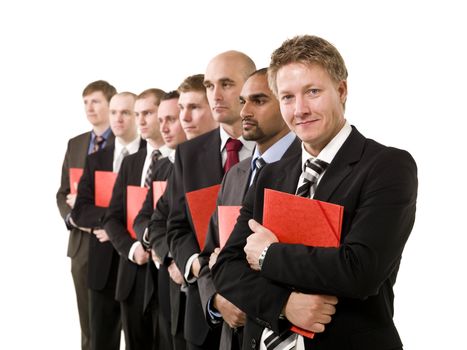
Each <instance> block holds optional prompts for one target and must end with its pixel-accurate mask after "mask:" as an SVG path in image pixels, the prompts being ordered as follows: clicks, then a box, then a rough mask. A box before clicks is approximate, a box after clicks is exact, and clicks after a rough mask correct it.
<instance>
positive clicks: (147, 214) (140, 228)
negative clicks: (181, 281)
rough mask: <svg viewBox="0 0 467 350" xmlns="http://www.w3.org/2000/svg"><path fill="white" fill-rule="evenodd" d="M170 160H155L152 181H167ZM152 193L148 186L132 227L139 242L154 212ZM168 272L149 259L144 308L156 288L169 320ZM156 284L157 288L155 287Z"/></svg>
mask: <svg viewBox="0 0 467 350" xmlns="http://www.w3.org/2000/svg"><path fill="white" fill-rule="evenodd" d="M172 169H173V166H172V162H171V161H170V160H169V158H168V157H165V158H161V159H159V160H158V161H157V162H156V165H155V169H154V172H153V175H152V179H151V182H152V181H167V178H168V176H169V174H170V173H171V172H172ZM153 198H154V194H153V187H152V186H151V187H150V188H149V191H148V194H147V196H146V199H145V201H144V203H143V206H142V208H141V210H140V212H139V213H138V215H137V216H136V218H135V221H134V223H133V229H134V230H135V232H136V237H137V239H138V241H140V242H141V244H143V245H145V244H146V243H144V242H143V234H144V231H145V230H146V228H147V227H148V226H149V222H150V219H151V216H152V214H153V213H154V201H153ZM169 279H170V278H169V274H168V272H167V266H164V265H161V266H160V268H159V271H158V270H157V268H156V266H155V265H154V263H153V262H152V260H151V261H150V263H149V264H148V268H147V270H146V282H145V291H144V309H146V308H147V307H148V306H149V305H150V302H151V300H153V296H154V291H155V290H157V295H158V297H159V299H158V300H159V310H160V311H161V312H163V313H164V317H165V318H166V319H167V320H170V296H169ZM155 286H157V289H156V288H155Z"/></svg>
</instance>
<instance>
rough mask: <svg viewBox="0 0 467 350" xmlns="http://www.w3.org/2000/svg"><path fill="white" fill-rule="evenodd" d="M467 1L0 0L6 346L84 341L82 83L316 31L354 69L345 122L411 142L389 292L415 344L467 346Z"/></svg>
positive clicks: (152, 76) (148, 73)
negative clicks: (75, 274) (413, 206)
mask: <svg viewBox="0 0 467 350" xmlns="http://www.w3.org/2000/svg"><path fill="white" fill-rule="evenodd" d="M461 3H462V2H461V1H458V2H455V1H442V2H432V1H408V0H406V1H395V0H393V1H386V2H384V3H383V2H381V1H368V2H363V1H342V2H338V1H329V0H328V1H311V0H310V1H303V2H302V1H294V0H286V1H244V0H236V1H229V2H226V1H220V0H217V1H212V0H209V1H165V2H162V1H143V0H141V1H136V0H135V1H131V2H130V1H116V0H114V1H98V0H94V1H90V0H83V1H73V2H72V1H52V0H43V1H32V0H30V1H28V0H23V1H21V0H17V1H14V2H13V1H2V3H1V5H0V114H1V122H0V123H1V124H0V125H1V129H0V132H1V140H0V142H1V154H2V162H1V170H0V186H1V187H0V198H1V204H2V208H1V212H0V219H1V225H2V226H1V227H2V230H1V237H2V242H3V244H2V249H1V253H0V259H1V262H0V281H1V285H0V286H1V287H0V348H2V349H28V348H31V347H34V348H36V349H79V331H78V321H77V311H76V306H75V300H74V294H73V285H72V280H71V275H70V272H69V269H70V267H69V260H68V258H66V246H67V237H68V234H67V231H66V230H65V228H64V225H63V223H62V221H61V219H60V217H59V214H58V210H57V207H56V203H55V193H56V191H57V189H58V186H59V181H60V171H61V164H62V160H63V155H64V152H65V149H66V142H67V140H68V139H69V138H70V137H72V136H74V135H76V134H78V133H81V132H84V131H87V130H89V125H88V124H87V121H86V119H85V115H84V112H83V106H82V99H81V92H82V89H83V87H84V86H85V85H86V84H87V83H89V82H91V81H93V80H97V79H105V80H108V81H109V82H111V83H112V84H113V85H115V86H116V87H117V89H118V90H119V91H124V90H129V91H133V92H135V93H139V92H141V91H142V90H144V89H146V88H150V87H158V88H162V89H164V90H171V89H175V88H176V87H177V86H178V84H179V83H180V82H181V81H182V79H183V78H184V77H186V76H187V75H191V74H195V73H203V72H204V69H205V67H206V64H207V62H208V61H209V59H210V58H211V57H212V56H214V55H215V54H217V53H220V52H222V51H224V50H229V49H236V50H240V51H243V52H245V53H247V54H249V55H250V56H251V57H252V58H253V60H254V61H255V62H256V63H257V66H258V68H259V67H264V66H267V65H268V63H269V58H270V54H271V53H272V51H273V50H274V49H275V48H277V47H278V46H279V45H280V44H281V43H282V42H283V41H284V40H285V39H287V38H290V37H292V36H295V35H297V34H315V35H319V36H322V37H324V38H326V39H327V40H329V41H330V42H332V43H333V44H335V45H336V46H337V48H338V49H339V50H340V52H341V54H342V55H343V57H344V59H345V61H346V64H347V68H348V70H349V79H348V86H349V96H348V102H347V111H346V116H347V119H348V120H349V121H350V122H351V123H352V124H354V125H356V126H357V127H358V128H359V130H360V131H361V132H362V133H363V134H364V135H366V136H367V137H370V138H374V139H376V140H378V141H379V142H381V143H384V144H387V145H392V146H396V147H399V148H404V149H407V150H408V151H409V152H411V154H412V155H413V156H414V158H415V159H416V161H417V163H418V168H419V182H420V184H419V197H418V198H419V199H418V210H417V219H416V224H415V227H414V230H413V232H412V235H411V237H410V239H409V242H408V244H407V246H406V249H405V251H404V255H403V260H402V264H401V268H400V273H399V277H398V280H397V283H396V286H395V295H396V300H395V308H396V311H395V321H396V324H397V326H398V329H399V332H400V335H401V337H402V339H403V342H404V345H405V349H415V350H418V349H465V348H466V343H467V342H466V340H465V329H466V325H467V324H466V322H465V313H466V311H467V308H466V294H467V288H466V283H465V280H466V276H467V273H466V271H465V270H466V262H465V261H466V259H465V256H466V254H465V246H466V243H467V240H466V238H465V235H466V234H467V232H466V228H465V224H464V220H465V218H466V215H465V209H466V206H465V204H464V199H465V198H466V197H467V193H466V190H465V184H464V180H465V178H466V176H465V172H464V171H463V169H462V171H461V166H462V165H463V163H464V162H465V159H466V156H465V152H464V150H465V149H466V147H465V137H464V135H465V134H466V130H465V128H466V113H465V107H466V100H467V99H466V96H465V95H466V92H467V89H466V82H467V73H466V63H467V53H466V51H467V50H466V37H465V33H466V32H467V28H466V24H465V23H466V19H465V11H463V9H462V6H461V5H460V4H461Z"/></svg>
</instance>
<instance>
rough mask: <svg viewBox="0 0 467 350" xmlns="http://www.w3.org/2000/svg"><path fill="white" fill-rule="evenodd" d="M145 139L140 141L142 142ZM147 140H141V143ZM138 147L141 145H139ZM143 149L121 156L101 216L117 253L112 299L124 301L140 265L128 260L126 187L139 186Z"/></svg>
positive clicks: (130, 238)
mask: <svg viewBox="0 0 467 350" xmlns="http://www.w3.org/2000/svg"><path fill="white" fill-rule="evenodd" d="M143 141H144V140H141V142H143ZM145 144H146V141H144V145H145ZM140 147H141V146H140ZM145 158H146V148H145V146H144V148H143V149H140V150H139V151H138V152H136V153H135V154H132V155H129V156H127V157H125V158H124V159H123V162H122V165H121V168H120V171H119V172H118V176H117V180H116V181H115V186H114V188H113V191H112V199H111V200H110V205H109V208H108V210H107V212H106V215H105V218H104V228H105V230H106V231H107V234H108V235H109V237H110V241H111V242H112V245H113V246H114V248H115V249H116V250H117V252H118V254H119V255H120V262H119V267H118V277H117V287H116V294H115V298H116V299H117V300H118V301H124V300H126V299H127V298H128V296H129V295H130V292H131V290H132V288H133V285H134V282H135V278H136V273H137V271H138V269H143V268H146V266H139V265H137V264H135V263H133V262H132V261H130V260H129V259H128V254H129V253H130V249H131V246H132V245H133V243H134V242H135V241H136V240H135V239H133V238H132V237H131V236H130V233H129V232H128V230H127V227H126V215H127V210H126V202H127V191H126V190H127V186H128V185H132V186H140V185H141V174H142V172H143V166H144V160H145Z"/></svg>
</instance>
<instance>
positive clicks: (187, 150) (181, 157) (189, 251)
mask: <svg viewBox="0 0 467 350" xmlns="http://www.w3.org/2000/svg"><path fill="white" fill-rule="evenodd" d="M254 70H255V65H254V63H253V61H252V60H251V59H250V58H249V57H248V56H246V55H245V54H243V53H241V52H237V51H228V52H224V53H222V54H220V55H218V56H216V57H214V58H213V59H212V60H211V61H210V62H209V64H208V66H207V69H206V74H205V77H204V86H205V87H206V94H207V97H208V101H209V105H210V107H211V109H212V111H213V116H214V119H215V120H216V121H218V122H219V124H220V128H219V129H216V130H213V131H211V132H208V133H206V134H204V135H201V136H198V137H196V138H194V139H193V140H189V141H187V142H185V143H183V144H181V145H179V146H178V147H177V152H176V155H175V162H174V172H173V178H172V179H173V181H170V183H169V191H170V195H171V197H170V201H169V206H170V214H169V219H168V227H167V240H168V243H169V247H170V252H171V253H172V254H173V258H174V260H175V263H176V264H177V266H178V268H179V269H180V270H182V271H183V274H184V277H185V279H186V281H187V282H188V292H187V309H186V317H185V320H186V322H185V338H186V339H187V342H188V344H189V347H190V348H192V349H198V348H200V349H207V348H209V349H215V348H217V347H218V346H219V345H218V342H219V334H216V333H219V332H217V331H216V332H212V331H210V329H209V326H208V324H207V322H206V319H205V317H204V312H203V309H202V306H201V300H200V298H199V293H198V287H197V283H196V278H197V276H198V274H199V269H200V263H199V260H198V255H199V252H200V246H199V244H198V241H197V239H196V236H195V232H194V226H193V222H192V219H191V216H190V215H189V213H188V208H187V203H186V198H185V194H186V193H188V192H191V191H195V190H199V189H202V188H205V187H209V186H213V185H217V184H219V183H220V182H221V180H222V177H223V175H224V171H225V169H227V170H228V168H229V167H230V166H231V165H232V164H235V162H238V161H239V160H243V159H245V158H247V157H248V156H250V155H251V153H252V150H253V143H252V142H251V141H246V140H244V139H243V137H241V119H240V109H241V105H240V101H239V96H240V90H241V88H242V86H243V83H244V82H245V80H246V79H247V77H248V76H249V75H250V74H251V73H252V72H253V71H254ZM237 138H238V139H237ZM228 149H229V152H228V151H227V150H228ZM228 153H229V156H228Z"/></svg>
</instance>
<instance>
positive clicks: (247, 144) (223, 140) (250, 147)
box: [219, 126, 255, 154]
mask: <svg viewBox="0 0 467 350" xmlns="http://www.w3.org/2000/svg"><path fill="white" fill-rule="evenodd" d="M219 130H220V136H221V149H220V152H222V151H223V150H224V148H225V144H226V143H227V140H228V139H229V138H231V136H229V134H227V132H226V131H225V130H224V129H223V128H222V126H221V127H220V128H219ZM237 140H238V141H240V142H241V143H242V145H243V147H244V148H246V149H247V150H248V151H250V154H251V153H252V152H253V149H254V148H255V142H254V141H247V140H245V139H244V138H243V135H242V136H240V137H239V138H238V139H237Z"/></svg>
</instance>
